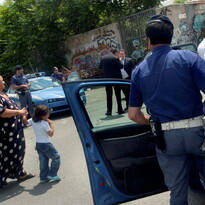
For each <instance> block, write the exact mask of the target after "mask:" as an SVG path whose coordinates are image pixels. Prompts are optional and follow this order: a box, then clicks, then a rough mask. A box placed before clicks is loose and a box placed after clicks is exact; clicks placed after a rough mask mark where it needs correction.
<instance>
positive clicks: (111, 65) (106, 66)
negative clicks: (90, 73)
mask: <svg viewBox="0 0 205 205" xmlns="http://www.w3.org/2000/svg"><path fill="white" fill-rule="evenodd" d="M118 57H119V56H118V51H117V50H116V49H113V50H111V53H110V54H109V55H106V56H104V57H103V58H102V60H101V62H100V69H102V70H103V77H104V78H122V76H121V72H120V69H121V68H122V64H121V63H120V61H119V59H118ZM112 87H114V91H115V97H116V101H117V109H118V114H123V113H124V111H123V109H122V103H121V88H120V87H119V86H111V85H107V86H106V88H105V89H106V95H107V112H106V113H105V114H106V115H112Z"/></svg>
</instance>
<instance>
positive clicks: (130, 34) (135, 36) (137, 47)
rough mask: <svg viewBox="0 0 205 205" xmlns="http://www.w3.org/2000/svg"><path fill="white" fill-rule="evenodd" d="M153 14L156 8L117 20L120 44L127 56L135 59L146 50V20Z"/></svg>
mask: <svg viewBox="0 0 205 205" xmlns="http://www.w3.org/2000/svg"><path fill="white" fill-rule="evenodd" d="M155 14H156V8H152V9H148V10H145V11H142V12H139V13H137V14H134V15H130V16H126V17H123V18H121V19H119V20H118V23H119V30H120V33H121V40H122V46H123V48H124V49H125V50H126V53H127V56H130V57H132V58H133V59H136V60H137V59H139V58H140V57H142V56H143V55H144V52H145V51H146V50H147V40H146V36H145V26H146V22H147V21H148V19H149V18H150V17H151V16H153V15H155Z"/></svg>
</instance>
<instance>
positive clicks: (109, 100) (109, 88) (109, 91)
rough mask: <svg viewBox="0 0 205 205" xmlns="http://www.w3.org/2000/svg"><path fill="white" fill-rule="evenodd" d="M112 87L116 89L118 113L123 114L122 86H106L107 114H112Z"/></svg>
mask: <svg viewBox="0 0 205 205" xmlns="http://www.w3.org/2000/svg"><path fill="white" fill-rule="evenodd" d="M112 87H113V88H114V91H115V97H116V101H117V109H118V112H121V111H122V103H121V88H120V86H111V85H106V87H105V90H106V96H107V112H112Z"/></svg>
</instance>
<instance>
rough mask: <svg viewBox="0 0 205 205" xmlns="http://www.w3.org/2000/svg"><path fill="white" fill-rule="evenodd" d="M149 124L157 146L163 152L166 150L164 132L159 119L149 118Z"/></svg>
mask: <svg viewBox="0 0 205 205" xmlns="http://www.w3.org/2000/svg"><path fill="white" fill-rule="evenodd" d="M150 126H151V129H152V133H153V135H154V137H155V142H156V146H157V148H158V149H160V150H161V151H163V152H164V151H165V150H166V143H165V139H164V132H163V130H162V126H161V123H160V121H159V120H152V119H151V120H150Z"/></svg>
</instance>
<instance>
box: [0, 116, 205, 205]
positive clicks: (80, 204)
mask: <svg viewBox="0 0 205 205" xmlns="http://www.w3.org/2000/svg"><path fill="white" fill-rule="evenodd" d="M53 120H54V127H55V134H54V136H53V139H52V142H53V144H54V145H55V146H56V148H57V149H58V150H59V152H60V154H61V162H62V164H61V167H60V170H59V176H61V177H62V181H60V182H59V183H52V182H51V183H46V184H39V177H38V174H39V169H38V166H39V164H38V163H39V162H38V156H37V153H36V151H35V149H34V147H35V136H34V133H33V130H32V128H31V127H29V128H26V129H25V136H26V145H27V147H26V156H25V169H26V170H27V171H29V172H32V173H33V174H35V175H36V176H35V177H34V178H32V179H30V180H27V181H24V182H22V183H17V182H16V181H10V182H9V184H8V185H7V186H6V187H5V188H4V189H1V190H0V204H2V205H36V204H38V205H92V204H93V203H92V196H91V192H90V185H89V181H88V174H87V168H86V164H85V159H84V155H83V150H82V147H81V143H80V140H79V137H78V133H77V131H76V128H75V125H74V123H73V120H72V117H70V116H69V115H67V114H66V115H63V116H61V117H60V116H56V117H55V118H54V119H53ZM195 196H199V195H198V194H195ZM168 201H169V192H166V193H163V194H158V195H155V196H152V197H147V198H144V199H140V200H136V201H133V202H129V203H125V204H126V205H167V204H168ZM194 201H195V202H194V203H191V205H202V204H203V205H204V204H205V203H203V202H200V200H199V199H198V198H197V197H196V198H195V200H194Z"/></svg>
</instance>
